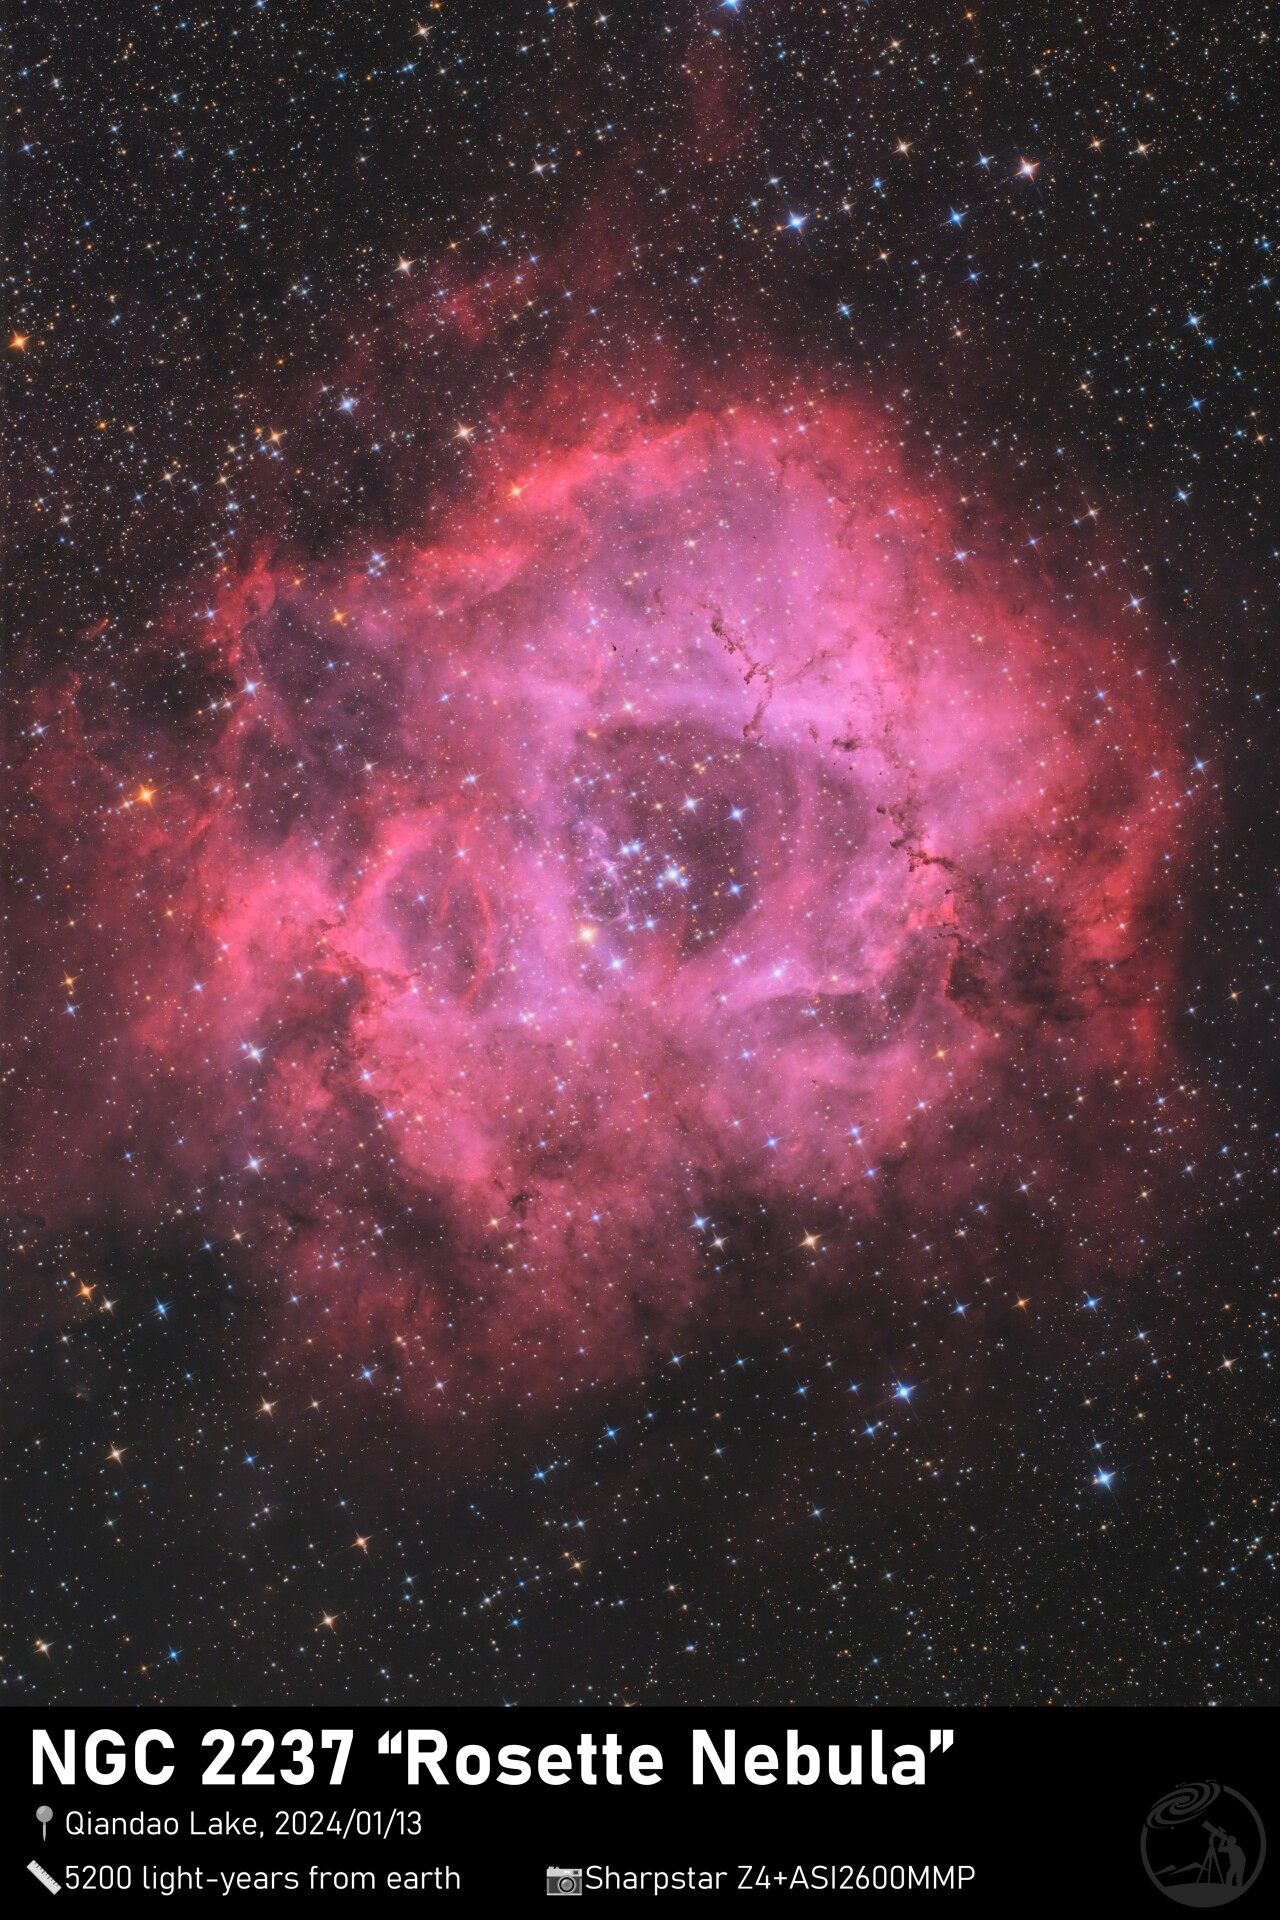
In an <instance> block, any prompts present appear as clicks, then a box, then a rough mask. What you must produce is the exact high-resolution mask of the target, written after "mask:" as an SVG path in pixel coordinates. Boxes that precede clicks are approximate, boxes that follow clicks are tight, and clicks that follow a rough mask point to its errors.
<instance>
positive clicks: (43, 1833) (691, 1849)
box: [4, 1707, 1273, 1911]
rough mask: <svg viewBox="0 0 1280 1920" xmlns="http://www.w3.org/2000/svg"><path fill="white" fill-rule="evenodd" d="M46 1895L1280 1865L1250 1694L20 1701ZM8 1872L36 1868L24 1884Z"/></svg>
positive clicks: (697, 1887)
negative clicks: (924, 1704) (850, 1705)
mask: <svg viewBox="0 0 1280 1920" xmlns="http://www.w3.org/2000/svg"><path fill="white" fill-rule="evenodd" d="M4 1730H5V1741H6V1746H7V1748H8V1766H9V1774H10V1777H11V1778H13V1779H15V1780H19V1781H21V1780H23V1779H24V1778H25V1780H26V1781H27V1783H28V1787H27V1790H26V1793H25V1805H24V1804H23V1803H22V1802H23V1798H24V1796H23V1795H22V1794H20V1795H19V1796H18V1799H17V1801H16V1802H14V1801H11V1829H12V1831H13V1841H14V1845H13V1848H12V1849H11V1851H12V1852H13V1855H14V1858H13V1862H12V1865H11V1869H10V1871H11V1873H12V1874H20V1875H22V1876H24V1882H25V1884H26V1885H27V1886H28V1887H29V1890H30V1896H31V1898H32V1899H43V1898H45V1897H50V1898H52V1897H55V1896H64V1895H66V1894H72V1895H74V1894H87V1895H94V1894H116V1893H120V1894H125V1895H127V1896H129V1897H130V1899H134V1900H136V1899H138V1898H143V1899H154V1900H164V1899H175V1898H180V1899H182V1900H184V1901H187V1900H193V1899H194V1900H205V1901H220V1900H227V1899H231V1898H241V1897H249V1898H253V1897H255V1896H268V1897H270V1898H274V1899H294V1898H301V1897H306V1898H310V1897H313V1896H314V1895H316V1894H318V1893H323V1894H331V1895H332V1894H338V1895H349V1894H356V1895H361V1896H363V1895H368V1894H376V1895H378V1896H380V1897H382V1896H391V1895H398V1894H405V1895H409V1896H411V1897H415V1896H416V1897H421V1896H424V1895H427V1894H430V1895H432V1896H441V1897H445V1898H449V1897H454V1896H457V1897H460V1898H462V1899H463V1900H466V1899H469V1898H484V1899H485V1900H489V1901H499V1902H501V1901H502V1900H504V1899H508V1898H517V1899H521V1900H524V1899H527V1898H529V1897H533V1898H536V1899H539V1900H540V1899H543V1898H552V1899H593V1898H600V1897H608V1898H632V1899H654V1898H682V1897H686V1896H690V1895H694V1896H697V1897H699V1898H708V1897H713V1898H719V1899H737V1900H742V1899H748V1898H749V1899H751V1900H753V1901H754V1902H755V1903H756V1904H759V1903H760V1902H761V1901H770V1902H771V1901H774V1900H776V1899H778V1898H781V1897H786V1898H809V1899H832V1898H835V1899H849V1898H855V1897H856V1898H857V1899H859V1900H860V1901H863V1902H865V1901H868V1900H870V1901H876V1902H882V1901H887V1900H892V1901H893V1902H894V1903H895V1904H896V1905H901V1903H902V1902H903V1901H904V1900H916V1901H920V1900H924V1899H927V1900H929V1901H930V1902H931V1903H933V1904H934V1905H935V1906H936V1905H938V1904H939V1903H942V1904H943V1906H944V1907H945V1906H946V1905H947V1904H949V1903H950V1902H953V1901H956V1900H963V1901H964V1902H966V1904H967V1905H968V1907H969V1908H970V1910H973V1909H974V1906H975V1903H976V1902H984V1903H990V1902H991V1901H997V1902H1004V1901H1006V1900H1009V1901H1011V1900H1014V1899H1020V1898H1025V1897H1026V1896H1027V1895H1028V1894H1029V1892H1030V1891H1031V1889H1032V1888H1033V1887H1035V1886H1036V1885H1045V1884H1051V1885H1052V1886H1053V1887H1054V1888H1055V1889H1056V1890H1057V1891H1058V1892H1060V1893H1062V1894H1070V1893H1072V1892H1075V1893H1078V1894H1080V1895H1094V1894H1096V1893H1097V1892H1098V1891H1099V1890H1101V1889H1105V1890H1107V1891H1108V1892H1109V1893H1114V1894H1115V1895H1116V1896H1117V1897H1120V1898H1123V1899H1125V1900H1126V1901H1127V1900H1133V1901H1135V1902H1136V1903H1138V1905H1139V1906H1141V1905H1142V1904H1143V1903H1147V1904H1149V1906H1150V1909H1151V1910H1152V1911H1156V1910H1164V1909H1165V1907H1166V1905H1167V1904H1168V1903H1169V1902H1170V1901H1172V1902H1173V1903H1174V1904H1183V1905H1186V1904H1191V1905H1221V1904H1230V1903H1232V1902H1234V1900H1235V1899H1237V1898H1239V1897H1242V1896H1243V1895H1244V1894H1252V1892H1253V1888H1254V1886H1255V1885H1256V1884H1257V1882H1258V1881H1259V1880H1260V1879H1261V1878H1262V1876H1263V1874H1264V1871H1265V1854H1266V1825H1267V1823H1268V1820H1269V1818H1270V1816H1271V1801H1272V1798H1273V1790H1272V1787H1271V1784H1270V1780H1269V1779H1267V1780H1264V1779H1262V1778H1260V1777H1259V1762H1258V1759H1257V1758H1256V1756H1257V1755H1258V1754H1259V1752H1260V1742H1259V1740H1258V1738H1257V1733H1258V1723H1257V1721H1256V1719H1255V1718H1254V1717H1253V1716H1251V1715H1249V1714H1248V1713H1245V1712H1242V1711H1234V1710H1219V1711H1216V1712H1213V1713H1191V1712H1175V1711H1168V1712H1165V1711H1152V1712H1098V1711H1087V1712H1075V1713H1071V1712H1059V1711H1056V1710H1054V1711H1049V1710H1045V1711H1039V1712H1035V1711H1026V1712H1010V1711H1002V1710H987V1711H974V1710H964V1711H960V1712H954V1711H945V1712H944V1711H939V1710H937V1709H930V1710H926V1711H921V1712H901V1713H899V1712H893V1713H887V1714H875V1713H868V1712H866V1711H861V1710H860V1711H845V1710H842V1709H826V1710H815V1709H797V1710H795V1711H794V1712H788V1711H784V1710H779V1709H768V1710H763V1709H752V1710H748V1711H739V1710H733V1709H730V1710H725V1709H717V1708H707V1709H705V1710H698V1711H687V1710H679V1711H676V1710H670V1711H668V1710H663V1709H652V1710H642V1711H639V1712H629V1713H606V1712H595V1711H583V1712H577V1711H569V1710H565V1711H559V1710H553V1709H519V1710H514V1711H503V1710H499V1709H478V1710H474V1711H471V1710H461V1709H431V1708H411V1709H402V1708H396V1709H385V1710H384V1709H379V1708H359V1709H355V1710H351V1709H346V1708H341V1707H330V1708H318V1709H316V1708H300V1709H297V1710H291V1711H281V1710H279V1709H275V1708H272V1709H270V1710H263V1711H253V1710H245V1709H235V1710H233V1711H228V1710H224V1709H216V1708H211V1709H209V1710H208V1711H204V1710H201V1709H193V1708H188V1709H182V1710H179V1711H157V1712H156V1713H154V1714H151V1713H147V1712H145V1711H139V1710H135V1709H129V1710H122V1711H115V1710H110V1709H107V1710H97V1709H94V1710H87V1709H76V1710H73V1711H70V1712H67V1711H58V1710H56V1709H55V1710H51V1711H46V1712H41V1711H39V1710H29V1709H27V1710H21V1711H10V1712H9V1713H8V1714H7V1715H6V1716H5V1721H4ZM10 1885H11V1886H12V1885H13V1881H12V1879H11V1882H10Z"/></svg>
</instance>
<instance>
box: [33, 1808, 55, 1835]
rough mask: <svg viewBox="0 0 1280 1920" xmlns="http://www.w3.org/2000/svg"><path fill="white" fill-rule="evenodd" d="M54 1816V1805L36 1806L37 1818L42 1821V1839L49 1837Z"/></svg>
mask: <svg viewBox="0 0 1280 1920" xmlns="http://www.w3.org/2000/svg"><path fill="white" fill-rule="evenodd" d="M52 1818H53V1808H52V1807H37V1808H36V1819H37V1820H38V1821H39V1822H40V1838H41V1839H42V1840H44V1839H47V1837H48V1833H49V1822H50V1821H51V1820H52Z"/></svg>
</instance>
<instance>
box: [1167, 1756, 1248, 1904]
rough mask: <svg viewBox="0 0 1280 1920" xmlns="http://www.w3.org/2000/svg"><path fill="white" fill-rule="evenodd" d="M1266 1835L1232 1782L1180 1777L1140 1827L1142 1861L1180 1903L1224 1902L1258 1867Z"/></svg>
mask: <svg viewBox="0 0 1280 1920" xmlns="http://www.w3.org/2000/svg"><path fill="white" fill-rule="evenodd" d="M1266 1852H1267V1836H1266V1834H1265V1833H1264V1832H1263V1830H1262V1822H1261V1820H1259V1818H1258V1816H1257V1814H1256V1813H1255V1812H1254V1810H1253V1808H1252V1807H1251V1806H1250V1804H1249V1802H1248V1801H1247V1800H1246V1799H1245V1797H1244V1795H1243V1794H1242V1793H1237V1792H1236V1790H1235V1788H1234V1787H1224V1786H1223V1785H1222V1784H1221V1782H1220V1781H1217V1780H1186V1781H1184V1782H1183V1783H1182V1785H1181V1786H1178V1787H1175V1788H1174V1789H1173V1791H1172V1792H1171V1793H1166V1794H1164V1795H1163V1796H1162V1798H1161V1799H1159V1800H1157V1801H1156V1803H1155V1805H1154V1807H1152V1809H1151V1811H1150V1813H1149V1814H1148V1815H1147V1817H1146V1820H1145V1821H1144V1822H1143V1827H1142V1864H1143V1866H1144V1867H1145V1868H1146V1870H1147V1872H1148V1873H1149V1874H1150V1876H1151V1878H1152V1879H1153V1880H1154V1881H1155V1883H1156V1885H1157V1886H1158V1887H1159V1888H1160V1891H1161V1892H1162V1893H1167V1894H1168V1896H1169V1898H1170V1899H1171V1900H1176V1901H1177V1902H1178V1903H1179V1905H1180V1906H1184V1907H1225V1906H1226V1905H1227V1904H1228V1902H1229V1901H1232V1900H1238V1899H1239V1897H1240V1895H1241V1894H1242V1893H1244V1892H1245V1891H1246V1889H1247V1888H1249V1887H1251V1886H1252V1885H1253V1883H1254V1881H1255V1880H1256V1879H1257V1877H1258V1875H1259V1874H1260V1873H1261V1871H1262V1862H1263V1860H1264V1859H1265V1858H1266Z"/></svg>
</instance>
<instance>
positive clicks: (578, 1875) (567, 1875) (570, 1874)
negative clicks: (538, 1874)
mask: <svg viewBox="0 0 1280 1920" xmlns="http://www.w3.org/2000/svg"><path fill="white" fill-rule="evenodd" d="M547 1892H548V1893H581V1892H582V1868H581V1867H548V1868H547Z"/></svg>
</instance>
